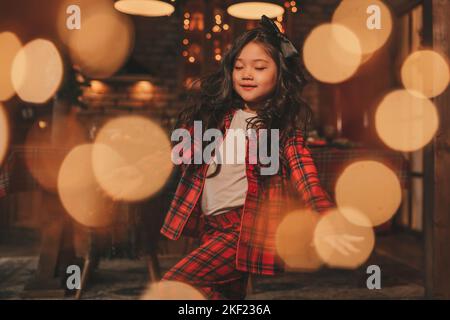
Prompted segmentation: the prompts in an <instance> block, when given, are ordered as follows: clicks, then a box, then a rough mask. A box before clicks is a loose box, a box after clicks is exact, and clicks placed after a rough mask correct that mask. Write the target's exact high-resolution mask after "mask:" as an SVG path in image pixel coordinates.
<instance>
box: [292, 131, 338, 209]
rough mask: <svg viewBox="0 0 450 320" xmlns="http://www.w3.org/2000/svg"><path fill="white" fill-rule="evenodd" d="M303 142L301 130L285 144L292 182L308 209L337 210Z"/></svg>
mask: <svg viewBox="0 0 450 320" xmlns="http://www.w3.org/2000/svg"><path fill="white" fill-rule="evenodd" d="M303 141H304V139H303V135H302V132H301V130H296V133H295V135H293V136H291V137H289V138H288V139H287V141H286V144H285V148H284V155H285V157H286V160H287V162H288V164H289V169H290V178H291V182H292V183H293V185H294V187H295V189H296V190H297V191H298V192H299V194H300V196H301V197H302V199H303V202H304V203H305V205H306V207H307V208H309V209H312V210H314V211H316V212H323V211H326V210H329V209H331V208H335V204H334V203H333V201H332V200H331V198H330V196H329V195H328V193H327V192H326V191H325V190H324V189H323V188H322V186H321V184H320V181H319V177H318V174H317V168H316V166H315V164H314V160H313V158H312V156H311V152H310V151H309V149H308V148H307V147H306V146H303Z"/></svg>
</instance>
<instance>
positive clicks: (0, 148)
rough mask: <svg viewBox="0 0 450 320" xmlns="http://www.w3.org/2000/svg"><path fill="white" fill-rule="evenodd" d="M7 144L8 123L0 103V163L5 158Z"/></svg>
mask: <svg viewBox="0 0 450 320" xmlns="http://www.w3.org/2000/svg"><path fill="white" fill-rule="evenodd" d="M8 144H9V123H8V117H7V115H6V112H5V110H4V107H3V105H2V104H1V103H0V164H2V162H3V159H4V158H5V154H6V151H7V150H8Z"/></svg>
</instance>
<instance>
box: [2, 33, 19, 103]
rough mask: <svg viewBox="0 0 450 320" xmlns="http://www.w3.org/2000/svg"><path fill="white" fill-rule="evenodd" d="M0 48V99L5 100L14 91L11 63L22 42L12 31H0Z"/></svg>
mask: <svg viewBox="0 0 450 320" xmlns="http://www.w3.org/2000/svg"><path fill="white" fill-rule="evenodd" d="M0 48H1V50H0V101H6V100H8V99H9V98H11V97H12V96H13V95H14V93H15V91H14V87H13V84H12V82H11V71H12V63H13V61H14V57H15V56H16V54H17V53H18V52H19V50H20V48H22V43H21V42H20V40H19V39H18V38H17V36H16V35H15V34H14V33H11V32H2V33H0Z"/></svg>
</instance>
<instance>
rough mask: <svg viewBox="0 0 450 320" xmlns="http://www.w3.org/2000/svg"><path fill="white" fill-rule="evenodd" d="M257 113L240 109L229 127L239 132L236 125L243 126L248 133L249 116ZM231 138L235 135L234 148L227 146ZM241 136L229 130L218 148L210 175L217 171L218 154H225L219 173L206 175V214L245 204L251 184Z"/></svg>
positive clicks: (204, 199) (222, 155) (244, 131)
mask: <svg viewBox="0 0 450 320" xmlns="http://www.w3.org/2000/svg"><path fill="white" fill-rule="evenodd" d="M255 116H256V114H253V113H249V112H246V111H243V110H240V109H238V110H237V111H236V112H235V114H234V116H233V120H232V121H231V124H230V128H229V129H234V130H235V131H234V132H235V133H237V132H238V131H237V130H236V129H241V130H242V134H244V136H245V133H246V128H247V122H246V119H248V118H251V117H255ZM231 139H235V144H234V150H228V149H227V145H229V146H231V141H230V140H231ZM238 140H239V138H235V137H234V136H233V135H231V134H230V131H228V132H227V134H226V136H225V140H224V142H223V145H222V146H223V149H221V148H217V151H216V155H215V156H214V158H213V159H212V161H211V164H210V165H209V168H208V172H207V176H209V175H211V174H213V173H214V172H215V171H216V166H217V164H216V163H217V162H218V161H217V158H218V156H221V157H222V161H221V162H222V163H221V167H220V172H219V174H217V175H215V176H214V177H211V178H206V180H205V185H204V187H203V192H202V196H201V206H202V211H203V214H205V215H218V214H222V213H225V212H227V211H229V210H231V209H233V208H238V207H241V206H243V205H244V202H245V197H246V195H247V188H248V183H247V175H246V172H245V170H246V167H245V152H246V150H245V138H244V145H243V149H242V148H238V146H237V144H238ZM241 141H242V140H241ZM228 143H230V144H228ZM241 147H242V145H241ZM229 151H231V152H232V153H233V155H234V159H233V157H231V155H228V152H229ZM238 154H239V155H240V156H239V155H238ZM230 157H231V159H233V160H234V161H229V160H228V159H230ZM227 158H228V159H227ZM230 162H231V163H230Z"/></svg>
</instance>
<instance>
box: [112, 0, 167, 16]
mask: <svg viewBox="0 0 450 320" xmlns="http://www.w3.org/2000/svg"><path fill="white" fill-rule="evenodd" d="M114 8H116V9H117V10H119V11H120V12H123V13H127V14H134V15H139V16H146V17H161V16H170V15H171V14H172V13H173V12H174V11H175V8H174V6H173V5H171V4H169V3H166V2H163V1H154V0H150V1H149V0H120V1H117V2H115V3H114Z"/></svg>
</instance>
